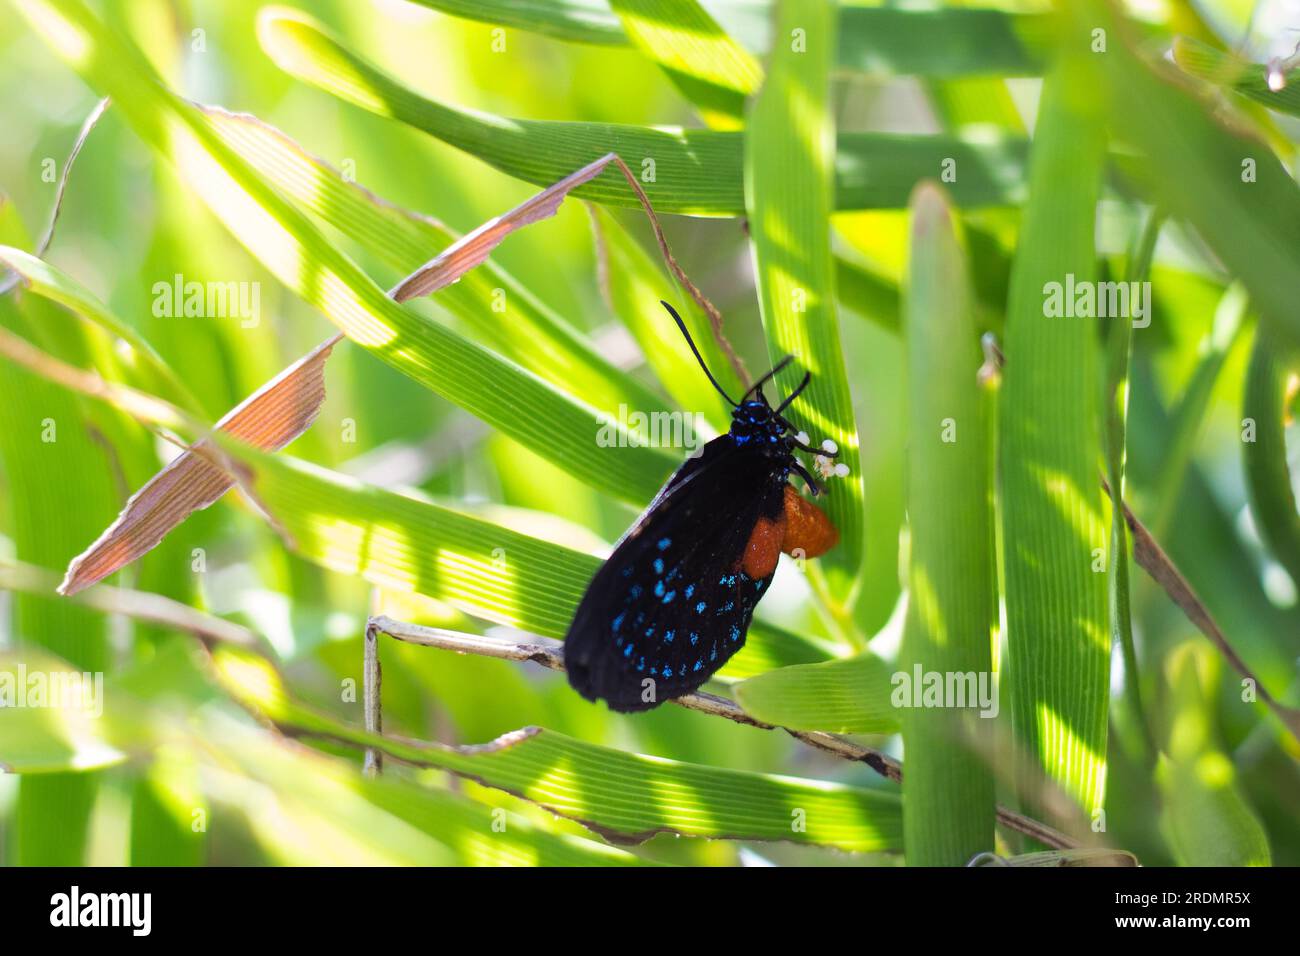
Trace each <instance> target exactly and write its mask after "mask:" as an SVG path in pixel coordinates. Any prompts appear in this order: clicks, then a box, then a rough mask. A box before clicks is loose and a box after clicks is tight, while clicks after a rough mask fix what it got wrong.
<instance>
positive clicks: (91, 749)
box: [0, 642, 641, 866]
mask: <svg viewBox="0 0 1300 956" xmlns="http://www.w3.org/2000/svg"><path fill="white" fill-rule="evenodd" d="M192 653H193V651H192V645H190V644H189V642H182V643H181V644H177V645H172V646H171V648H169V649H168V650H167V651H165V652H164V653H161V654H159V655H157V656H156V657H154V658H153V659H151V660H150V661H148V662H146V663H144V664H143V665H140V666H138V667H137V668H136V669H135V670H134V671H133V672H131V673H127V674H124V675H121V676H120V677H119V678H116V679H113V680H110V681H107V682H105V683H104V685H103V688H102V696H101V697H99V699H98V701H97V703H96V704H95V705H94V706H91V707H71V708H69V707H61V708H59V707H40V708H37V707H5V708H0V765H2V766H5V767H7V768H8V769H10V770H16V771H18V772H21V773H24V774H28V775H32V774H39V775H41V777H40V778H38V777H35V776H28V777H27V778H26V780H35V779H51V780H52V779H57V778H55V777H46V776H45V775H48V774H52V773H54V774H61V773H64V772H67V771H80V772H82V774H81V776H80V777H79V778H77V779H85V776H84V771H86V770H88V769H91V768H97V767H106V766H113V765H116V764H120V763H122V762H123V761H124V760H126V758H127V755H128V748H129V752H130V753H131V754H132V755H135V756H141V755H145V754H147V755H148V756H150V757H151V758H152V760H151V763H150V766H149V774H148V776H147V777H145V778H141V779H142V780H150V781H168V780H175V779H176V778H177V777H178V776H183V777H185V778H190V777H194V776H195V770H196V769H202V770H204V771H206V773H205V774H203V775H199V776H197V777H196V780H203V779H205V778H206V779H208V780H218V781H220V786H219V787H214V788H213V789H214V791H215V795H217V796H218V797H219V799H221V801H222V802H223V803H224V804H227V805H228V806H229V807H230V808H231V809H233V810H235V811H241V810H242V811H246V812H247V819H248V825H249V829H250V831H251V833H252V835H253V836H254V838H255V839H257V840H258V841H259V843H261V845H262V847H263V848H264V850H265V851H266V852H267V853H268V855H269V856H270V857H271V858H272V859H273V860H274V861H275V862H278V863H281V864H284V865H290V866H293V865H298V866H302V865H329V864H333V865H358V864H385V865H423V866H429V865H435V864H441V865H454V864H468V865H472V866H484V865H495V866H502V865H514V866H520V865H536V866H610V865H623V866H626V865H637V864H639V863H640V862H641V861H640V860H638V859H637V858H636V857H634V856H632V855H631V854H629V853H627V852H625V851H622V850H618V849H615V848H613V847H608V846H604V845H602V844H599V843H595V842H593V841H591V840H586V839H581V838H578V837H574V836H568V835H561V834H556V833H550V832H547V831H546V830H544V829H542V828H541V827H539V826H538V825H537V824H536V823H534V822H533V821H532V820H530V819H528V818H526V817H524V816H522V815H520V814H518V813H513V812H512V813H510V814H509V816H508V825H507V826H506V828H505V829H504V830H502V829H500V828H497V827H494V826H493V824H494V822H495V820H496V817H495V815H494V813H493V811H492V809H491V808H490V807H487V806H484V805H483V804H481V803H477V802H474V801H471V800H468V799H466V798H465V797H463V796H461V795H458V794H454V793H447V792H444V791H439V790H434V789H430V788H427V787H423V786H420V785H419V784H417V783H415V782H413V781H411V780H410V779H406V778H402V777H397V776H390V777H384V778H381V779H366V778H364V777H363V776H362V775H361V772H360V769H359V767H358V766H357V765H356V764H355V763H354V762H352V761H348V760H345V759H343V758H340V757H334V756H328V755H325V754H321V753H315V752H312V751H310V750H307V749H306V748H304V747H302V746H301V745H299V744H296V743H294V742H292V741H287V740H285V738H284V737H283V736H282V735H280V734H278V733H273V732H271V731H269V730H267V729H264V728H261V727H256V726H250V725H249V723H248V721H247V719H244V718H245V715H244V714H243V712H242V710H238V709H236V707H235V706H234V705H233V704H231V703H228V702H224V701H223V700H222V699H221V698H219V697H218V695H217V693H216V692H215V691H214V689H213V688H212V687H211V686H210V685H209V684H207V683H206V682H205V681H202V680H201V678H202V677H203V676H204V675H201V674H200V673H199V672H197V671H196V670H195V668H194V666H193V664H192V663H191V661H190V658H191V656H192ZM71 669H72V668H71V665H69V664H67V663H66V662H65V661H63V660H61V659H59V658H56V657H52V656H50V655H45V654H42V653H41V652H39V651H36V650H33V649H26V648H24V649H20V650H18V651H16V652H6V653H4V654H0V684H2V683H3V681H4V680H5V679H6V677H7V676H8V675H24V674H26V675H30V674H33V673H37V672H40V673H43V674H57V673H63V672H67V671H69V670H71ZM181 692H183V693H184V695H185V696H184V697H183V699H184V701H185V705H186V706H188V707H190V708H192V710H191V711H190V712H189V713H188V715H187V717H186V719H184V720H181V719H179V718H178V715H177V713H176V712H175V710H174V709H173V707H174V702H175V700H176V699H177V695H178V693H181ZM97 710H98V711H100V713H98V714H96V711H97ZM207 796H209V794H205V793H204V791H203V790H202V788H198V787H196V788H195V789H194V790H193V791H192V792H190V793H187V794H186V796H185V799H186V804H185V805H184V806H183V807H182V808H180V809H181V812H182V814H183V820H184V825H185V828H186V830H189V827H190V825H191V822H192V817H191V814H192V810H193V808H194V807H195V806H196V805H202V802H203V801H204V800H205V799H206V798H207ZM132 859H133V861H135V860H136V857H135V855H134V853H133V857H132ZM194 862H201V859H199V860H195V861H194Z"/></svg>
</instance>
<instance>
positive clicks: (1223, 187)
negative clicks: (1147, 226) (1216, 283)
mask: <svg viewBox="0 0 1300 956" xmlns="http://www.w3.org/2000/svg"><path fill="white" fill-rule="evenodd" d="M1067 9H1068V10H1069V12H1070V14H1071V15H1072V16H1073V18H1074V19H1073V20H1072V22H1071V25H1070V30H1071V31H1072V32H1073V34H1074V35H1076V36H1079V37H1083V36H1087V35H1089V34H1090V33H1091V31H1092V30H1094V29H1103V30H1105V31H1106V32H1107V35H1108V36H1110V38H1111V42H1110V46H1109V49H1108V52H1107V53H1106V55H1105V56H1089V57H1087V58H1086V59H1085V60H1084V61H1083V62H1084V63H1085V64H1086V65H1087V67H1086V68H1087V70H1088V72H1087V74H1086V75H1085V76H1084V77H1083V78H1081V80H1080V82H1081V83H1082V84H1083V85H1084V87H1085V88H1087V89H1088V90H1089V91H1091V92H1092V93H1093V94H1094V95H1096V94H1097V93H1100V94H1101V96H1100V101H1099V102H1098V103H1097V104H1096V106H1097V108H1099V109H1102V110H1104V113H1105V115H1106V116H1108V117H1110V118H1111V123H1112V125H1113V127H1114V129H1115V131H1116V133H1117V134H1119V135H1122V136H1123V137H1124V138H1125V139H1126V140H1127V141H1129V142H1131V143H1132V144H1134V145H1135V146H1136V147H1137V148H1138V149H1139V150H1140V151H1141V154H1142V155H1141V157H1140V158H1138V159H1137V160H1135V161H1133V162H1131V163H1130V164H1126V173H1127V174H1128V175H1130V176H1132V178H1133V179H1134V180H1135V181H1136V182H1137V183H1138V184H1140V186H1141V187H1142V188H1143V189H1144V190H1146V192H1147V193H1148V194H1149V195H1150V196H1151V197H1153V198H1154V199H1155V200H1158V202H1159V205H1160V207H1161V208H1162V209H1164V210H1166V211H1167V212H1169V213H1170V214H1171V215H1173V216H1178V217H1181V218H1184V219H1186V220H1187V221H1188V222H1189V223H1191V224H1192V225H1194V226H1195V227H1196V229H1197V231H1198V232H1199V234H1200V235H1201V237H1202V238H1203V239H1204V240H1205V242H1206V243H1207V244H1208V245H1209V246H1210V248H1211V249H1212V250H1213V251H1214V253H1215V254H1216V255H1217V256H1218V257H1219V259H1220V260H1221V261H1222V262H1223V264H1224V266H1225V267H1226V268H1227V270H1228V272H1230V273H1231V274H1232V275H1233V276H1234V277H1235V278H1236V279H1238V280H1240V281H1241V283H1242V284H1243V285H1245V287H1246V290H1247V291H1248V292H1249V293H1250V298H1251V300H1252V302H1253V303H1254V305H1255V307H1256V308H1258V309H1259V312H1260V315H1261V316H1262V318H1263V319H1264V320H1265V321H1266V322H1271V323H1273V324H1275V325H1276V326H1277V327H1278V328H1280V329H1285V330H1287V332H1288V334H1290V335H1291V336H1292V338H1294V339H1296V340H1297V341H1300V313H1297V312H1296V309H1295V303H1296V302H1297V301H1300V188H1298V187H1297V186H1296V183H1295V180H1293V179H1292V178H1291V175H1290V173H1289V172H1288V171H1287V169H1286V167H1284V166H1283V165H1282V163H1281V162H1279V161H1278V158H1277V157H1276V156H1275V155H1274V154H1273V151H1272V150H1271V149H1269V147H1268V146H1267V145H1266V144H1265V143H1264V142H1263V141H1262V140H1260V139H1258V138H1256V137H1255V136H1253V135H1251V134H1250V133H1247V132H1243V131H1241V130H1240V129H1236V128H1230V127H1227V126H1224V125H1222V124H1221V122H1220V120H1219V119H1217V118H1216V116H1215V111H1214V109H1213V107H1212V105H1211V104H1210V103H1208V102H1206V101H1204V100H1202V99H1201V98H1200V97H1198V96H1196V95H1194V94H1193V92H1192V91H1190V90H1188V89H1187V88H1186V84H1185V83H1180V82H1177V79H1178V77H1177V76H1176V75H1175V76H1170V75H1169V69H1170V68H1168V67H1165V66H1163V65H1161V64H1150V63H1147V62H1144V61H1143V60H1141V59H1140V58H1139V57H1138V55H1137V53H1135V52H1134V50H1133V49H1130V46H1129V44H1130V43H1131V42H1132V41H1133V40H1134V39H1135V38H1133V37H1132V36H1131V35H1130V33H1129V31H1127V30H1125V29H1124V28H1123V25H1121V24H1118V23H1116V21H1115V18H1114V11H1113V8H1112V7H1111V5H1110V4H1108V3H1103V2H1101V0H1084V2H1080V3H1076V4H1071V5H1070V6H1069V7H1068V8H1067Z"/></svg>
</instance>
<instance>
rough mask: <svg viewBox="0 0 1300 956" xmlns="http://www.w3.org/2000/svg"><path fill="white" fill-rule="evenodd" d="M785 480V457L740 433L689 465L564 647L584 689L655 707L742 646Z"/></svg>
mask: <svg viewBox="0 0 1300 956" xmlns="http://www.w3.org/2000/svg"><path fill="white" fill-rule="evenodd" d="M784 486H785V471H784V469H783V467H782V462H781V461H780V459H779V458H772V457H770V456H767V455H764V454H762V453H760V452H758V451H757V450H751V449H748V448H743V447H740V446H737V445H736V444H735V443H734V442H733V441H732V439H731V436H730V435H723V436H721V437H719V438H716V439H714V440H713V441H711V442H709V444H708V445H706V446H705V448H704V450H703V452H702V454H701V455H700V456H699V457H697V458H692V459H690V460H688V461H687V462H686V463H685V464H684V465H683V466H682V467H681V468H680V469H678V471H677V472H676V473H675V474H674V475H673V476H672V478H670V479H669V480H668V483H667V484H666V485H665V486H664V489H663V490H662V491H661V492H660V493H659V495H658V496H657V497H656V498H655V500H654V502H652V503H651V505H650V507H649V508H647V509H646V511H645V513H644V514H643V515H642V516H641V518H640V519H639V520H638V521H637V522H636V524H635V525H633V526H632V528H631V530H630V531H628V533H627V534H626V535H624V536H623V539H622V540H621V541H620V542H619V544H618V545H617V547H616V548H615V549H614V553H613V554H612V555H611V556H610V558H609V560H608V561H606V562H605V563H604V564H603V565H602V566H601V568H600V570H599V571H597V572H596V575H595V576H594V577H593V578H592V580H591V583H590V584H589V585H588V586H587V593H586V594H585V595H584V597H583V599H582V602H581V603H580V604H579V605H578V610H577V612H576V614H575V615H574V618H573V623H572V624H571V625H570V626H569V632H568V635H567V636H566V638H565V651H564V656H565V666H566V669H567V670H568V673H569V682H570V683H571V684H572V685H573V687H574V689H575V690H577V691H578V693H580V694H582V696H584V697H586V698H587V699H588V700H597V699H604V700H605V701H606V702H608V704H609V706H610V707H611V708H612V709H613V710H617V711H624V712H627V711H637V710H648V709H650V708H651V707H654V706H656V705H657V704H659V703H662V702H663V701H665V700H669V699H670V698H673V697H680V696H681V695H683V694H687V693H690V692H691V691H693V690H695V689H696V688H697V687H699V686H700V685H701V684H703V683H704V682H705V681H706V680H708V679H709V677H711V676H712V675H713V674H714V673H715V672H716V671H717V670H718V669H719V668H720V667H722V665H723V664H724V663H726V661H727V660H728V659H729V658H730V657H731V656H732V655H733V654H735V653H736V651H738V650H740V648H741V647H742V646H743V645H744V642H745V633H746V631H747V630H748V629H749V622H750V619H751V617H752V616H753V613H754V607H755V605H756V604H757V603H758V601H759V598H761V597H762V596H763V593H764V592H765V591H766V590H767V586H768V584H769V582H770V581H771V580H772V575H771V574H770V573H769V574H768V575H767V576H766V577H763V578H757V579H756V578H752V577H750V576H749V575H747V574H746V573H745V572H744V571H743V570H741V569H740V563H741V558H742V557H743V555H744V553H745V547H746V545H747V544H748V542H749V537H750V533H751V532H752V531H753V529H754V526H755V524H756V522H757V521H758V520H759V519H760V518H767V519H768V520H774V519H776V518H777V517H778V515H780V513H781V509H782V507H783V496H784V491H783V489H784ZM647 680H649V681H652V682H653V684H649V685H648V684H646V683H644V682H645V681H647ZM650 690H652V691H653V692H652V693H650V692H648V691H650Z"/></svg>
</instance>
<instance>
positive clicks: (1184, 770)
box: [1156, 643, 1271, 866]
mask: <svg viewBox="0 0 1300 956" xmlns="http://www.w3.org/2000/svg"><path fill="white" fill-rule="evenodd" d="M1217 666H1218V661H1217V660H1216V659H1215V657H1214V652H1213V651H1211V650H1210V648H1208V647H1206V646H1204V645H1201V644H1190V643H1187V644H1183V645H1181V646H1180V647H1178V648H1177V649H1176V650H1175V651H1174V652H1173V653H1172V654H1171V655H1170V656H1169V657H1168V658H1167V663H1166V667H1165V670H1166V675H1165V677H1166V681H1167V685H1168V687H1169V697H1168V709H1169V715H1168V723H1169V726H1170V728H1171V729H1170V735H1169V741H1168V747H1167V751H1166V754H1162V755H1161V758H1160V763H1159V765H1158V767H1157V768H1156V782H1157V783H1158V785H1159V788H1160V795H1161V800H1162V803H1163V806H1162V807H1161V812H1160V828H1161V831H1162V832H1163V833H1164V836H1165V839H1166V841H1167V842H1168V843H1169V847H1170V849H1171V850H1172V851H1173V854H1174V859H1175V860H1177V862H1178V864H1179V865H1180V866H1268V865H1269V863H1270V858H1271V854H1270V852H1269V846H1268V836H1267V835H1266V833H1265V832H1264V828H1263V826H1262V825H1261V824H1260V822H1259V819H1258V818H1257V817H1256V816H1255V811H1254V810H1253V809H1252V808H1251V806H1250V804H1249V803H1248V802H1247V800H1246V798H1245V795H1244V794H1243V793H1242V791H1241V787H1240V785H1239V783H1238V781H1237V770H1236V768H1235V767H1234V766H1233V765H1232V761H1231V760H1229V759H1228V757H1227V756H1226V755H1225V754H1224V753H1223V752H1222V751H1221V750H1220V749H1219V747H1218V745H1217V743H1216V741H1215V739H1214V738H1215V733H1214V730H1213V727H1212V726H1211V716H1210V715H1211V714H1212V708H1211V706H1210V701H1209V699H1208V698H1207V692H1206V689H1205V688H1208V687H1211V686H1213V683H1214V677H1213V674H1214V672H1215V670H1216V668H1217Z"/></svg>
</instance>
